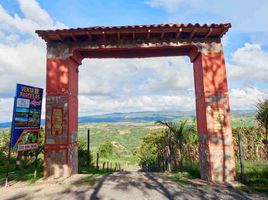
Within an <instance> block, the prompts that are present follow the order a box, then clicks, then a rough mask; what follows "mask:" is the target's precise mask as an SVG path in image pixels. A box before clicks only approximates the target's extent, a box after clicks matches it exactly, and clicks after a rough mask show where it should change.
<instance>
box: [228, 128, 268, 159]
mask: <svg viewBox="0 0 268 200" xmlns="http://www.w3.org/2000/svg"><path fill="white" fill-rule="evenodd" d="M238 132H240V134H241V137H242V143H243V152H244V159H245V160H248V161H257V160H267V159H268V158H267V148H265V145H264V143H263V142H262V141H263V140H264V139H265V132H264V130H263V128H261V127H238V128H233V142H234V150H235V157H236V159H237V160H238V159H239V149H238Z"/></svg>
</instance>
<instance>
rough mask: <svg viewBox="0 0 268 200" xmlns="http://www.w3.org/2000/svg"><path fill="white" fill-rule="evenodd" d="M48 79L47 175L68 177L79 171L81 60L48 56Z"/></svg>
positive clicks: (45, 167) (45, 164)
mask: <svg viewBox="0 0 268 200" xmlns="http://www.w3.org/2000/svg"><path fill="white" fill-rule="evenodd" d="M46 83H47V85H46V95H47V96H46V129H45V161H44V162H45V163H44V176H46V177H47V176H51V175H53V176H56V177H62V176H64V177H67V176H70V175H71V174H75V173H77V172H78V152H77V130H78V99H77V96H78V63H77V62H75V61H74V60H73V59H71V58H66V59H60V58H48V59H47V81H46ZM55 111H58V112H59V113H58V115H57V117H58V118H59V116H61V115H60V113H62V118H61V119H58V118H57V119H56V118H55V119H53V118H54V116H56V115H54V114H53V113H54V112H55ZM52 115H53V116H52ZM61 120H62V121H61ZM56 121H57V122H56Z"/></svg>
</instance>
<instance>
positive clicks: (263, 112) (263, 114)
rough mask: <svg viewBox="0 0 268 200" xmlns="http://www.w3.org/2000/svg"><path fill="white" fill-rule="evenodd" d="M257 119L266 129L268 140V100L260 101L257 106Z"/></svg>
mask: <svg viewBox="0 0 268 200" xmlns="http://www.w3.org/2000/svg"><path fill="white" fill-rule="evenodd" d="M256 119H257V121H258V122H259V123H260V125H261V126H262V127H263V128H265V130H266V139H268V98H267V99H266V100H264V101H259V103H258V104H257V114H256Z"/></svg>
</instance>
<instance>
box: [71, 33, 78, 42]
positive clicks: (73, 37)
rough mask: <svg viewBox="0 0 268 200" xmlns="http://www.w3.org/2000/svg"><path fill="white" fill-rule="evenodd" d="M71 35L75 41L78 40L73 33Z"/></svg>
mask: <svg viewBox="0 0 268 200" xmlns="http://www.w3.org/2000/svg"><path fill="white" fill-rule="evenodd" d="M71 37H72V39H73V41H75V42H77V38H76V37H75V35H74V34H73V33H72V34H71Z"/></svg>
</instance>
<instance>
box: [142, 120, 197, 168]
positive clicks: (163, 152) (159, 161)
mask: <svg viewBox="0 0 268 200" xmlns="http://www.w3.org/2000/svg"><path fill="white" fill-rule="evenodd" d="M156 124H159V125H162V126H164V127H165V129H162V130H161V129H159V130H156V131H154V132H151V133H150V134H149V135H147V136H145V137H144V138H143V139H142V143H141V144H140V146H139V148H138V149H137V154H138V155H139V158H140V165H141V166H142V167H143V169H144V170H147V171H148V170H150V171H161V170H171V169H173V170H177V169H178V167H179V168H181V167H182V165H183V162H185V161H186V160H189V159H190V160H191V158H192V157H191V156H189V155H188V154H189V153H190V152H194V151H192V149H193V148H192V147H191V146H190V145H188V144H190V143H193V144H197V132H196V130H195V128H194V126H193V125H192V124H188V123H187V121H179V122H174V121H157V122H156Z"/></svg>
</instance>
